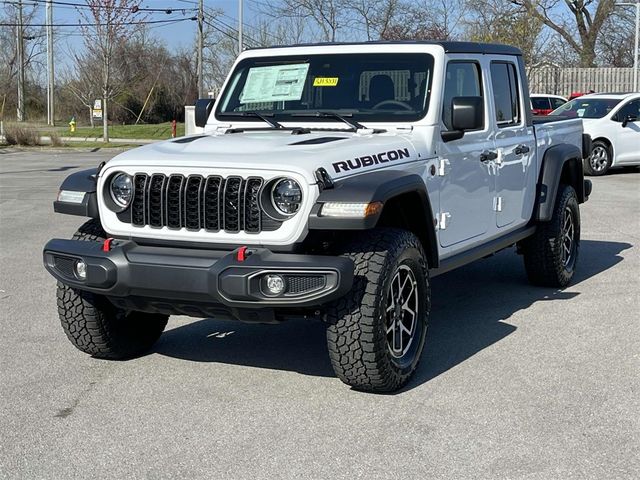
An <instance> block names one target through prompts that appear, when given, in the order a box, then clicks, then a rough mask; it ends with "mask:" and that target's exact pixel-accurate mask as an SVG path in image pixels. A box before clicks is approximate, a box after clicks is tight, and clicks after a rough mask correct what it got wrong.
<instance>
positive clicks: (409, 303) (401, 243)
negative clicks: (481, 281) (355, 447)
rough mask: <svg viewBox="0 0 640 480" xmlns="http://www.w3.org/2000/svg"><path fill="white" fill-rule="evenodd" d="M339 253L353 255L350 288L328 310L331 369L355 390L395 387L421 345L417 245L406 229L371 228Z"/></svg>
mask: <svg viewBox="0 0 640 480" xmlns="http://www.w3.org/2000/svg"><path fill="white" fill-rule="evenodd" d="M343 255H344V256H347V257H349V258H351V259H353V261H354V264H355V271H354V275H355V276H354V285H353V289H352V291H351V293H350V294H349V295H347V296H345V297H343V298H341V299H340V300H338V301H336V302H335V303H334V304H333V305H332V306H331V307H330V308H329V310H328V320H329V322H330V324H331V325H330V326H329V328H328V330H327V343H328V346H329V355H330V357H331V363H332V365H333V369H334V371H335V372H336V375H337V376H338V378H340V380H342V381H343V382H344V383H346V384H347V385H350V386H352V387H354V388H356V389H358V390H363V391H370V392H391V391H394V390H397V389H399V388H401V387H402V386H403V385H405V384H406V383H407V381H408V380H409V379H410V378H411V375H412V374H413V373H414V371H415V370H416V368H417V366H418V363H419V361H420V357H421V355H422V351H423V349H424V344H425V338H426V332H427V319H428V317H429V308H430V291H429V277H428V269H427V263H426V261H425V255H424V252H423V249H422V245H421V244H420V241H419V240H418V239H417V238H416V236H415V235H413V234H412V233H410V232H407V231H404V230H398V229H391V228H389V229H386V228H385V229H377V230H374V231H372V232H371V233H370V234H368V235H367V237H366V238H364V239H359V240H357V241H354V242H352V243H351V244H349V245H348V246H346V248H345V249H344V252H343Z"/></svg>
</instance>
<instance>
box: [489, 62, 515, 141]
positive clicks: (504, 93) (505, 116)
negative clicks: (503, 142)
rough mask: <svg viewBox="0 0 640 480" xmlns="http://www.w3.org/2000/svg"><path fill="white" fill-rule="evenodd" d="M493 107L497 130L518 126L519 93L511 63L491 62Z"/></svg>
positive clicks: (513, 65) (513, 67)
mask: <svg viewBox="0 0 640 480" xmlns="http://www.w3.org/2000/svg"><path fill="white" fill-rule="evenodd" d="M491 85H492V87H493V105H494V110H495V120H496V124H497V126H498V128H505V127H510V126H514V125H520V123H521V122H522V112H521V109H520V91H519V88H518V74H517V70H516V65H515V64H514V63H511V62H502V61H494V62H491Z"/></svg>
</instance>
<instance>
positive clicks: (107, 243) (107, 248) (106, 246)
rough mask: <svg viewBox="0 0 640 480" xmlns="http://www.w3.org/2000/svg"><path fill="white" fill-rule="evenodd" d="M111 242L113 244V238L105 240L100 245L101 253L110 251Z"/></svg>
mask: <svg viewBox="0 0 640 480" xmlns="http://www.w3.org/2000/svg"><path fill="white" fill-rule="evenodd" d="M111 242H113V238H107V239H106V240H105V241H104V243H103V244H102V251H103V252H109V251H111Z"/></svg>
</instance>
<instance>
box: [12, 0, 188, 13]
mask: <svg viewBox="0 0 640 480" xmlns="http://www.w3.org/2000/svg"><path fill="white" fill-rule="evenodd" d="M47 1H48V0H27V3H29V4H31V5H34V4H35V5H39V4H40V5H41V4H44V3H47ZM2 3H15V2H11V1H4V2H2ZM51 3H52V4H53V5H66V6H69V7H74V8H88V9H92V10H93V9H96V8H99V9H108V10H128V11H131V12H133V13H136V12H163V13H167V14H171V13H173V12H174V11H176V10H179V11H193V12H195V11H197V10H198V9H197V8H174V7H162V8H160V7H156V8H149V7H138V6H137V5H134V6H131V7H120V6H117V5H113V6H102V5H96V6H92V5H88V4H86V3H74V2H63V1H61V0H52V1H51Z"/></svg>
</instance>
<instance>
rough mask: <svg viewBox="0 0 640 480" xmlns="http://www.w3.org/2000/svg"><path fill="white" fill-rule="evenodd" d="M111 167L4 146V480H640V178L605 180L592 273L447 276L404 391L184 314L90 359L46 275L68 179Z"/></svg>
mask: <svg viewBox="0 0 640 480" xmlns="http://www.w3.org/2000/svg"><path fill="white" fill-rule="evenodd" d="M112 155H113V153H100V152H98V153H78V152H64V153H50V152H39V151H37V152H18V153H6V151H5V152H4V153H3V151H2V150H0V318H1V325H2V329H3V332H2V335H1V336H0V478H10V479H32V478H33V479H35V478H38V479H63V478H65V479H66V478H115V479H118V478H123V479H124V478H127V479H129V478H190V479H195V478H207V479H223V478H234V479H235V478H247V479H248V478H252V479H253V478H255V479H259V478H309V479H328V478H331V479H334V478H367V479H368V478H385V479H387V478H389V479H390V478H397V479H410V478H425V479H426V478H429V479H436V478H437V479H440V478H443V479H444V478H447V479H462V478H474V479H475V478H478V479H544V480H548V479H574V478H575V479H586V478H593V479H623V478H624V479H627V478H628V479H632V478H633V479H635V478H640V400H639V397H640V373H639V372H640V348H639V346H640V323H639V319H640V293H639V292H640V280H639V278H640V275H639V273H640V248H639V244H640V173H639V172H638V171H637V170H635V171H625V172H616V173H613V174H611V175H609V176H606V177H603V178H596V179H594V192H593V195H592V197H591V199H590V201H589V202H587V204H585V205H583V209H582V221H583V235H582V237H583V240H582V248H581V252H580V256H581V258H580V260H579V262H580V263H579V267H578V268H579V271H578V273H577V278H576V281H575V282H574V284H573V285H572V286H571V287H569V288H567V289H566V290H564V291H557V290H553V289H541V288H536V287H532V286H530V285H529V284H528V283H527V281H526V278H525V274H524V269H523V266H522V262H521V258H520V257H518V256H516V255H515V254H514V253H513V251H512V250H510V251H505V252H502V253H500V254H498V255H496V256H494V257H492V258H490V259H486V260H482V261H480V262H476V263H475V264H472V265H469V266H467V267H464V268H462V269H460V270H458V271H455V272H451V273H449V274H446V275H443V276H441V277H438V278H437V279H435V280H434V288H433V302H434V305H433V311H432V318H431V324H430V327H429V333H428V338H427V347H426V351H425V354H424V356H423V359H422V364H421V367H420V369H419V371H418V373H417V375H416V377H415V379H414V380H413V381H412V383H411V384H410V385H409V387H408V388H406V389H405V390H404V391H402V392H400V393H398V394H396V395H388V396H379V395H378V396H376V395H370V394H363V393H359V392H355V391H352V390H350V389H349V388H347V387H346V386H345V385H343V384H342V383H341V382H340V381H339V380H337V379H336V378H335V377H334V375H333V372H332V370H331V366H330V364H329V360H328V357H327V352H326V344H325V339H324V327H323V325H322V324H319V323H312V324H308V323H305V322H302V321H294V322H289V323H286V324H282V325H277V326H272V325H264V326H262V325H248V324H242V323H234V322H226V321H216V320H212V319H206V320H200V319H188V318H186V317H176V318H171V320H170V322H169V326H168V327H167V330H166V331H165V333H164V334H163V336H162V337H161V339H160V341H159V342H158V344H157V345H156V347H155V349H154V350H153V351H152V352H151V353H150V354H149V355H147V356H145V357H143V358H139V359H137V360H133V361H128V362H109V361H102V360H96V359H92V358H90V357H88V356H86V355H84V354H82V353H80V352H79V351H77V350H75V349H74V348H73V347H72V345H71V344H70V343H69V342H68V341H67V339H66V337H65V335H64V333H63V332H62V329H61V327H60V325H59V322H58V318H57V314H56V306H55V282H54V280H53V278H52V277H50V276H49V275H48V274H47V273H46V272H45V270H44V268H43V267H42V262H41V251H42V246H43V245H44V243H45V242H46V241H47V240H48V239H49V238H52V237H62V238H65V237H69V236H70V235H71V234H72V233H73V231H74V230H75V229H76V227H77V226H79V225H80V224H81V223H82V221H83V220H82V219H81V218H79V217H69V216H62V215H56V214H54V213H53V210H52V205H51V203H52V201H53V199H54V197H55V195H56V193H57V189H58V186H59V184H60V182H61V181H62V180H63V178H64V177H65V176H66V175H68V174H69V173H71V172H73V171H76V170H77V169H81V168H86V167H90V166H95V165H97V164H98V163H99V162H100V161H102V160H105V159H107V158H109V157H110V156H112Z"/></svg>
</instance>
